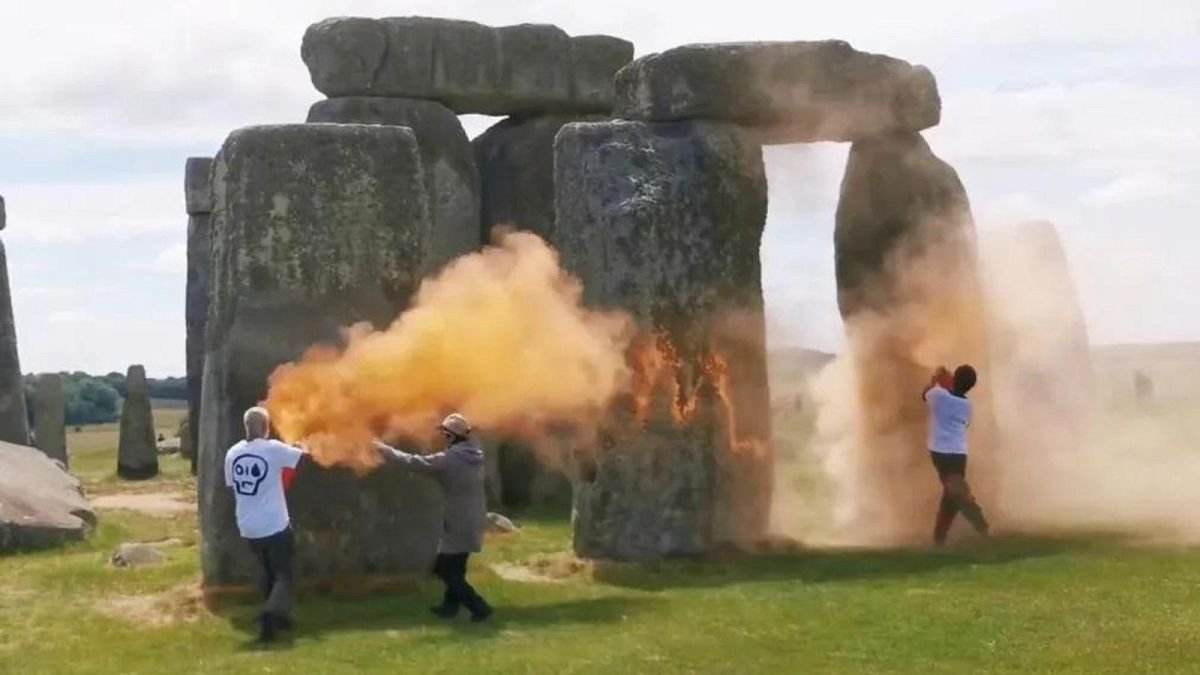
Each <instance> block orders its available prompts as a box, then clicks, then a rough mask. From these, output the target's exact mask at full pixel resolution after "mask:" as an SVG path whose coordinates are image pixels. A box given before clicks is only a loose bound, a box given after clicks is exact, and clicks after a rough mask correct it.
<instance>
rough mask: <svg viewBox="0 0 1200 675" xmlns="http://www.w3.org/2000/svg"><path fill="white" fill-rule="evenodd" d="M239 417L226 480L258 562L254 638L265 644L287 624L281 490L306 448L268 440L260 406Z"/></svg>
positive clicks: (286, 522)
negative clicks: (260, 597) (241, 432)
mask: <svg viewBox="0 0 1200 675" xmlns="http://www.w3.org/2000/svg"><path fill="white" fill-rule="evenodd" d="M242 421H243V423H244V424H245V427H246V440H243V441H239V442H237V443H236V444H234V446H233V447H231V448H229V451H228V452H227V453H225V484H226V485H228V486H229V487H230V488H231V489H232V490H233V494H234V498H235V501H236V506H237V524H238V530H239V531H240V532H241V534H242V538H243V539H245V540H246V541H247V543H249V545H250V550H251V551H253V552H254V557H255V559H256V560H258V563H259V565H260V566H261V571H262V589H263V594H264V596H265V597H266V603H265V605H264V607H263V611H262V613H261V614H259V617H258V621H259V633H258V639H259V641H260V642H270V641H271V640H273V639H275V633H276V630H278V629H283V630H287V629H289V628H291V625H292V622H291V608H292V607H291V605H292V583H293V578H292V557H293V544H292V526H291V517H290V516H289V515H288V507H287V499H286V498H285V496H284V488H285V482H286V481H288V480H289V479H290V473H291V472H292V471H295V470H296V467H297V466H298V465H299V463H300V460H301V458H303V457H304V456H305V452H304V451H303V450H301V449H300V448H294V447H292V446H290V445H287V444H285V443H280V442H279V441H275V440H271V439H270V438H269V436H270V432H271V416H270V414H269V413H268V412H267V411H266V409H265V408H259V407H254V408H250V409H249V410H247V411H246V414H245V415H243V417H242Z"/></svg>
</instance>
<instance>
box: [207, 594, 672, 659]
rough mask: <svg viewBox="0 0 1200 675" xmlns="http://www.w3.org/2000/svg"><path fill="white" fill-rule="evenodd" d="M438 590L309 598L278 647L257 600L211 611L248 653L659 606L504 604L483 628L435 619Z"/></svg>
mask: <svg viewBox="0 0 1200 675" xmlns="http://www.w3.org/2000/svg"><path fill="white" fill-rule="evenodd" d="M440 590H441V587H440V586H436V587H435V584H428V585H423V588H422V589H421V591H420V592H416V591H413V590H392V591H387V592H380V593H375V594H372V595H369V596H358V597H349V596H339V595H329V594H325V593H315V592H310V593H303V594H301V595H300V596H299V597H298V598H297V602H296V607H297V611H296V612H295V616H294V621H295V626H294V628H293V629H292V630H290V631H280V632H279V633H278V637H277V639H276V641H274V642H272V643H269V644H265V645H264V644H259V643H257V642H256V641H255V637H256V634H257V630H258V623H257V615H258V612H259V611H260V609H261V603H260V602H259V600H258V598H257V597H251V596H240V597H228V598H224V599H221V600H219V601H217V602H215V603H210V608H211V609H212V611H213V612H215V613H216V614H218V615H219V616H222V617H224V618H225V619H226V620H228V621H229V622H230V624H232V625H233V626H234V628H236V629H237V630H238V631H239V632H241V633H244V634H245V635H246V642H245V643H244V644H243V645H242V649H244V650H247V651H258V650H273V649H288V648H290V647H291V645H292V644H293V643H294V642H295V641H296V640H322V639H324V638H325V637H326V636H328V635H332V634H336V633H342V632H350V631H380V632H385V631H404V630H409V629H415V628H428V627H431V626H445V627H447V628H449V629H450V630H449V631H447V632H445V633H442V634H440V636H439V634H437V633H435V634H433V635H430V636H427V637H424V638H422V639H423V640H425V641H431V640H432V641H438V640H439V639H445V640H462V639H464V638H466V639H489V638H492V637H495V636H496V635H498V634H499V633H500V632H501V631H503V630H506V629H514V628H516V629H537V628H540V627H546V626H552V625H554V626H559V625H563V624H571V623H576V624H606V623H619V622H621V621H624V620H625V619H627V618H628V617H629V616H630V615H631V614H633V613H635V612H639V611H642V610H643V609H645V607H646V605H648V604H652V603H654V602H656V601H655V600H653V599H650V598H631V597H626V596H620V597H617V596H609V597H599V598H597V597H589V598H581V599H575V600H571V599H568V600H555V601H551V602H540V603H539V602H536V601H535V602H532V603H529V604H525V603H524V602H520V603H519V604H512V603H504V604H501V605H498V606H497V607H496V612H495V614H493V615H492V616H491V618H490V619H489V620H488V621H486V622H483V623H479V624H476V623H472V622H471V621H470V620H469V614H468V612H467V611H466V610H465V609H464V610H462V612H461V613H460V615H459V616H458V617H457V618H456V619H441V618H438V617H435V616H434V615H433V614H432V613H431V612H430V611H429V607H430V605H431V604H433V603H432V602H431V599H432V598H434V597H435V596H436V595H437V594H438V593H440Z"/></svg>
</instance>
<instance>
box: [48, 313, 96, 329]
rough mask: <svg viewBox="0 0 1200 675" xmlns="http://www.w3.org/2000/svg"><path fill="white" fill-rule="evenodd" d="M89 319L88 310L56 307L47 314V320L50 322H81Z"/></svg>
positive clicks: (60, 323)
mask: <svg viewBox="0 0 1200 675" xmlns="http://www.w3.org/2000/svg"><path fill="white" fill-rule="evenodd" d="M87 320H88V314H87V312H84V311H82V310H78V309H56V310H52V311H50V312H48V313H47V314H46V322H47V323H50V324H57V325H62V324H80V323H83V322H85V321H87Z"/></svg>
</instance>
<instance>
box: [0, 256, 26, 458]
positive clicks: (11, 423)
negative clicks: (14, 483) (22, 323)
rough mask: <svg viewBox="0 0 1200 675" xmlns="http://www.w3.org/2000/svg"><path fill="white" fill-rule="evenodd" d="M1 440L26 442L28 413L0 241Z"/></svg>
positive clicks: (6, 273)
mask: <svg viewBox="0 0 1200 675" xmlns="http://www.w3.org/2000/svg"><path fill="white" fill-rule="evenodd" d="M0 441H4V442H7V443H16V444H18V445H27V444H28V443H29V414H28V409H27V408H26V407H25V388H24V385H23V384H22V382H21V362H20V359H19V358H18V357H17V329H16V326H15V324H14V322H13V308H12V292H11V291H10V289H9V285H8V255H7V254H6V253H5V250H4V242H2V241H0Z"/></svg>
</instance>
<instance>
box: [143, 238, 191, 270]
mask: <svg viewBox="0 0 1200 675" xmlns="http://www.w3.org/2000/svg"><path fill="white" fill-rule="evenodd" d="M150 269H152V270H154V271H155V272H159V273H162V274H173V275H180V274H185V273H187V243H186V242H180V243H177V244H172V245H171V246H169V247H168V248H165V249H163V251H162V253H159V254H158V255H157V256H156V257H155V258H154V261H153V262H152V263H150Z"/></svg>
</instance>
